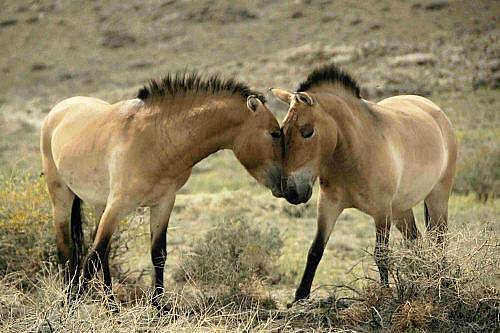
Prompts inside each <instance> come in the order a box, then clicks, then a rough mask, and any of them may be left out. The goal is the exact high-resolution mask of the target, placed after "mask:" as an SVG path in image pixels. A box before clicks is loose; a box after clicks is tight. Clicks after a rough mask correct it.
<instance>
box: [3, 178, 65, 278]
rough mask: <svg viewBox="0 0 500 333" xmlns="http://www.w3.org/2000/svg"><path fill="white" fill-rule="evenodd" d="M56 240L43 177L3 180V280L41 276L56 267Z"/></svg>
mask: <svg viewBox="0 0 500 333" xmlns="http://www.w3.org/2000/svg"><path fill="white" fill-rule="evenodd" d="M54 244H55V237H54V231H53V227H52V217H51V208H50V203H49V198H48V195H47V194H46V192H45V182H44V181H43V180H42V179H40V178H39V177H35V176H33V175H29V174H28V175H26V176H23V177H15V176H13V177H10V178H6V177H2V176H0V276H1V275H4V274H7V273H10V272H17V271H23V272H24V273H26V275H27V276H32V275H33V274H34V273H37V272H39V271H40V270H41V269H42V267H43V265H44V262H51V263H55V260H56V256H55V246H54Z"/></svg>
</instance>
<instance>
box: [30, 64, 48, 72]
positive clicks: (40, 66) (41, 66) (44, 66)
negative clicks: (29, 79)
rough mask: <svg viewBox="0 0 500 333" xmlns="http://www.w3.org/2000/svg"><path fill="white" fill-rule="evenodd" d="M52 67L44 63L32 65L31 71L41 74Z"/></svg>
mask: <svg viewBox="0 0 500 333" xmlns="http://www.w3.org/2000/svg"><path fill="white" fill-rule="evenodd" d="M49 68H50V66H49V65H47V64H44V63H35V64H33V65H31V71H32V72H41V71H45V70H47V69H49Z"/></svg>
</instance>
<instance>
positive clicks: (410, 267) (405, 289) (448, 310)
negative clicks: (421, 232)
mask: <svg viewBox="0 0 500 333" xmlns="http://www.w3.org/2000/svg"><path fill="white" fill-rule="evenodd" d="M429 238H431V239H434V237H429ZM429 238H427V239H424V240H422V242H421V244H419V245H418V246H415V247H410V248H409V249H398V251H397V252H394V253H393V255H392V267H391V274H392V276H393V278H394V280H395V283H394V288H395V294H394V302H395V303H396V306H397V307H396V311H395V313H394V314H391V316H392V318H391V322H392V325H393V327H394V329H395V330H396V331H397V330H401V329H403V328H405V329H406V328H419V329H427V330H432V331H455V332H458V331H468V330H470V329H472V328H473V329H474V330H481V331H488V330H493V329H494V328H496V327H498V325H499V324H500V322H499V315H500V292H499V290H498V289H497V287H496V286H497V285H498V282H499V276H498V267H500V243H499V240H498V238H497V237H496V235H495V234H494V233H492V232H491V231H486V230H485V231H482V232H481V233H479V234H472V233H467V234H456V235H454V236H453V237H451V238H450V239H449V240H448V244H447V246H445V247H444V248H443V247H442V245H439V244H436V243H434V242H433V241H432V240H430V239H429Z"/></svg>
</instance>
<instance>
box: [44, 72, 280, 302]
mask: <svg viewBox="0 0 500 333" xmlns="http://www.w3.org/2000/svg"><path fill="white" fill-rule="evenodd" d="M40 147H41V155H42V165H43V174H44V175H45V177H46V183H47V187H48V192H49V196H50V201H51V204H52V211H53V219H54V226H55V230H56V240H57V253H58V260H59V263H60V265H62V266H63V269H64V280H65V281H66V283H68V282H69V283H70V285H71V281H73V285H74V284H75V282H74V281H78V280H80V281H79V282H78V283H79V288H78V292H77V295H79V294H81V292H83V290H85V288H86V286H87V284H88V282H89V281H90V280H91V278H92V277H93V276H94V275H95V274H96V272H97V271H98V270H99V269H100V268H102V270H103V277H104V286H105V289H106V291H107V294H108V296H109V300H110V301H111V302H110V304H114V305H115V306H116V303H115V301H114V297H113V295H112V292H111V289H112V281H111V275H110V271H109V261H108V256H109V248H110V239H111V236H112V235H113V233H114V232H115V230H116V228H117V225H118V223H119V222H120V220H122V219H123V218H125V217H126V216H127V215H128V214H129V213H131V212H132V211H134V210H135V209H136V208H137V207H143V206H145V207H150V233H151V260H152V263H153V266H154V272H153V281H154V292H153V297H152V303H153V305H155V306H156V307H157V308H159V309H162V305H161V304H160V302H159V298H160V297H161V295H162V294H163V290H164V285H163V272H164V265H165V260H166V257H167V239H166V231H167V227H168V222H169V218H170V213H171V211H172V208H173V206H174V202H175V197H176V192H177V191H178V190H179V189H180V188H181V187H182V186H183V185H184V184H185V183H186V181H187V180H188V178H189V177H190V175H191V170H192V168H193V166H194V165H196V164H197V163H198V162H199V161H201V160H203V159H204V158H206V157H207V156H209V155H210V154H212V153H215V152H217V151H218V150H221V149H230V150H232V151H233V153H234V155H235V156H236V158H237V160H238V161H239V162H240V163H241V164H242V165H243V166H244V167H245V169H246V170H247V171H248V172H249V173H250V175H251V176H253V177H254V178H255V179H256V180H257V181H258V182H259V183H261V184H263V185H264V186H266V187H267V188H269V189H270V190H271V191H272V193H273V194H274V195H275V196H277V197H280V196H281V184H280V182H281V160H282V143H281V129H280V126H279V124H278V121H277V120H276V118H275V117H274V116H273V114H272V113H271V111H270V110H269V109H268V108H267V106H266V105H265V98H264V96H263V95H262V94H261V93H260V92H258V91H254V90H252V89H251V88H249V87H248V86H247V85H245V84H244V83H241V82H238V81H236V80H235V79H233V78H229V79H224V78H222V77H221V76H219V75H212V76H207V75H200V74H198V73H196V72H182V73H169V74H167V75H166V76H165V77H163V78H160V79H156V80H155V79H153V80H150V82H149V84H147V85H145V86H144V87H143V88H141V89H140V90H139V92H138V94H137V98H134V99H130V100H124V101H120V102H117V103H115V104H110V103H108V102H105V101H103V100H100V99H96V98H91V97H81V96H78V97H72V98H68V99H65V100H63V101H61V102H59V103H58V104H57V105H55V106H54V107H53V108H52V109H51V110H50V112H49V113H48V115H47V116H46V118H45V120H44V122H43V126H42V129H41V141H40ZM82 201H83V202H86V203H88V204H90V205H91V206H92V207H93V208H94V209H95V214H96V215H97V221H99V222H98V225H97V227H96V232H95V238H94V240H93V244H92V245H91V248H90V249H89V251H88V254H87V256H86V257H85V260H84V262H83V266H82V265H81V260H80V259H79V258H80V256H82V242H83V233H82V226H81V223H82V222H81V212H80V209H81V202H82ZM68 222H69V223H70V225H69V224H68ZM80 270H82V272H81V273H79V271H80ZM77 274H78V275H80V278H79V279H78V278H75V276H76V275H77ZM69 289H70V291H69V295H72V294H73V293H72V292H71V287H70V288H69ZM70 299H72V298H71V296H70Z"/></svg>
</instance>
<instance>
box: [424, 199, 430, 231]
mask: <svg viewBox="0 0 500 333" xmlns="http://www.w3.org/2000/svg"><path fill="white" fill-rule="evenodd" d="M424 216H425V227H426V228H427V230H429V227H430V222H431V221H430V216H429V208H427V203H425V201H424Z"/></svg>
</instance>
